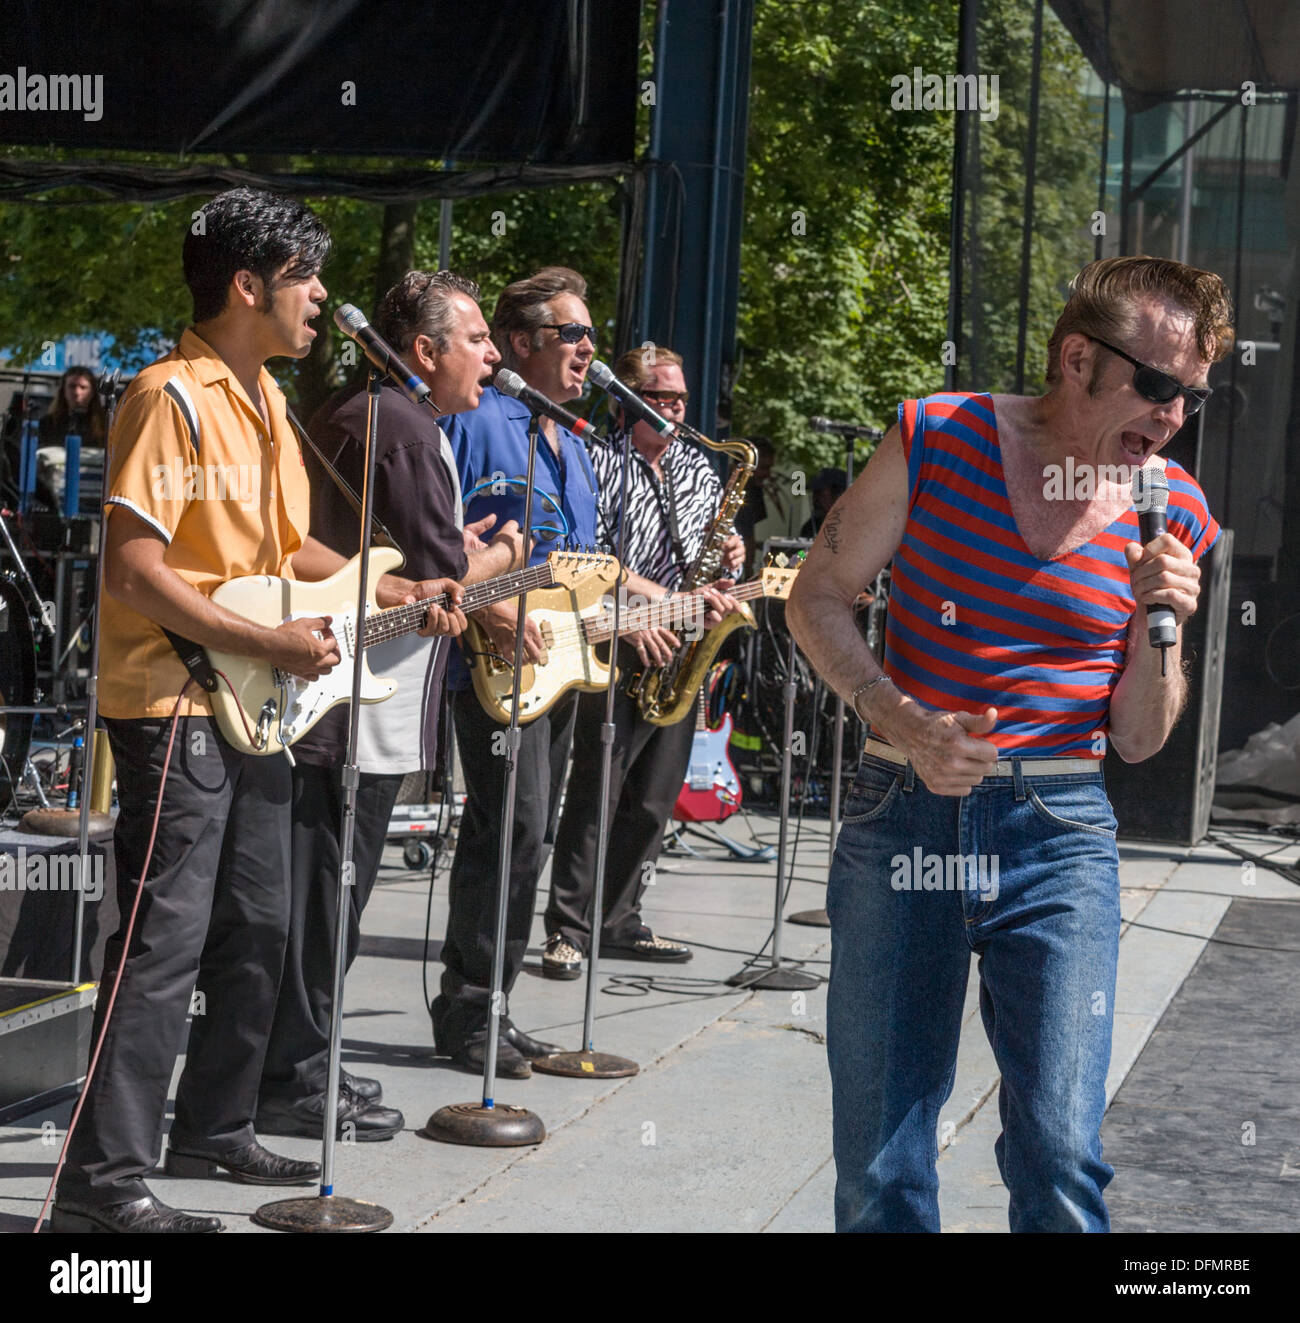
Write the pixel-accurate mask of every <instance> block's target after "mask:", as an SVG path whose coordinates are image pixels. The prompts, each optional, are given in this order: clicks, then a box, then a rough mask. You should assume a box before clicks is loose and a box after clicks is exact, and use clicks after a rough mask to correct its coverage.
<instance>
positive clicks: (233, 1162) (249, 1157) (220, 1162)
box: [163, 1142, 320, 1185]
mask: <svg viewBox="0 0 1300 1323" xmlns="http://www.w3.org/2000/svg"><path fill="white" fill-rule="evenodd" d="M163 1170H164V1171H165V1172H166V1173H167V1175H168V1176H178V1177H181V1178H182V1179H189V1180H192V1179H194V1178H195V1177H198V1176H216V1175H218V1174H219V1173H221V1172H223V1171H225V1172H228V1173H229V1174H230V1175H231V1176H233V1177H234V1178H235V1180H237V1181H241V1182H242V1183H243V1184H245V1185H311V1184H312V1183H313V1182H314V1181H318V1180H320V1163H318V1162H299V1161H298V1160H297V1159H296V1158H282V1157H279V1156H278V1155H277V1154H275V1153H269V1152H267V1150H266V1149H264V1148H263V1147H262V1146H261V1144H258V1143H256V1142H255V1143H252V1144H242V1145H241V1146H240V1147H239V1148H232V1149H225V1150H223V1151H220V1152H209V1153H195V1152H194V1151H193V1150H190V1149H186V1148H174V1147H172V1146H171V1144H170V1143H169V1144H168V1147H167V1160H166V1162H165V1163H164V1164H163Z"/></svg>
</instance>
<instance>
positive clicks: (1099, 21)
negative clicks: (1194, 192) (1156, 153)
mask: <svg viewBox="0 0 1300 1323" xmlns="http://www.w3.org/2000/svg"><path fill="white" fill-rule="evenodd" d="M1052 8H1053V9H1054V10H1055V11H1056V13H1057V15H1058V16H1059V17H1060V19H1061V22H1063V23H1064V24H1065V26H1066V27H1067V28H1068V29H1069V30H1070V33H1071V35H1072V36H1073V37H1074V39H1075V41H1077V42H1078V43H1079V46H1080V48H1081V49H1082V51H1083V53H1084V54H1085V55H1086V56H1087V57H1088V61H1089V63H1091V65H1092V67H1093V68H1094V69H1096V70H1097V72H1098V73H1099V74H1100V75H1101V77H1103V78H1105V79H1106V80H1107V81H1108V82H1111V83H1115V84H1118V86H1119V87H1120V88H1121V89H1122V91H1123V94H1124V103H1125V105H1126V106H1128V108H1129V109H1130V110H1142V109H1145V108H1147V107H1149V106H1151V105H1154V104H1155V103H1156V102H1158V101H1163V100H1165V99H1167V98H1168V97H1170V96H1172V95H1173V94H1174V93H1175V92H1179V91H1183V90H1184V89H1187V88H1201V89H1209V90H1213V91H1228V90H1231V89H1233V88H1238V87H1240V86H1241V85H1242V83H1244V82H1252V83H1254V84H1255V85H1256V90H1257V91H1261V92H1262V91H1269V90H1287V89H1291V88H1295V87H1300V44H1298V43H1297V41H1296V35H1297V0H1195V3H1189V0H1052Z"/></svg>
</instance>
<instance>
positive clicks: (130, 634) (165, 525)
mask: <svg viewBox="0 0 1300 1323" xmlns="http://www.w3.org/2000/svg"><path fill="white" fill-rule="evenodd" d="M258 384H259V386H260V387H261V391H262V398H263V400H264V401H265V403H266V411H267V414H268V416H269V417H270V419H271V429H270V432H269V434H268V432H267V427H266V423H265V422H264V421H263V419H262V417H261V415H260V414H259V413H258V411H257V410H256V409H255V408H254V407H253V404H252V401H251V400H249V398H248V396H247V395H246V394H245V393H244V388H243V387H242V386H241V385H240V384H239V382H238V381H237V380H236V378H235V375H234V373H233V372H231V370H230V368H229V367H228V366H227V365H226V363H225V361H224V360H223V359H222V358H221V357H220V356H219V355H218V354H217V353H216V351H215V350H213V349H212V348H210V347H209V346H208V345H207V344H206V343H204V341H203V340H201V339H200V338H199V336H197V335H196V334H195V333H194V331H193V330H187V331H186V332H185V334H184V335H183V336H181V342H180V344H179V345H177V347H176V348H175V349H173V350H172V352H171V353H170V354H168V355H167V356H166V357H165V358H161V359H159V360H158V362H156V363H151V364H150V365H149V366H148V367H147V368H145V369H144V371H143V372H141V373H140V375H139V376H138V377H136V379H135V380H134V381H133V382H132V383H131V386H130V388H129V389H128V390H127V392H126V394H125V395H123V396H122V400H121V403H120V404H119V406H118V410H117V418H116V420H115V421H114V424H113V431H112V435H111V436H110V437H109V453H110V467H109V475H108V485H107V489H106V490H107V495H106V496H105V498H104V507H105V509H104V517H105V518H106V519H107V518H110V517H111V518H115V519H125V518H128V517H131V518H138V519H141V520H143V521H144V522H145V523H146V524H148V525H149V527H150V528H152V529H153V530H154V531H155V532H157V533H158V534H159V535H161V536H162V537H163V538H164V539H165V540H166V542H167V550H166V552H165V554H164V556H163V561H164V563H165V564H166V565H167V566H169V567H170V568H171V569H173V570H175V572H176V573H177V574H179V575H180V577H181V578H182V579H184V580H185V581H186V582H187V583H190V584H193V585H194V587H195V588H197V589H198V590H199V592H201V593H204V594H210V593H211V592H212V591H213V590H214V589H215V588H216V586H217V585H218V584H219V583H223V582H224V581H225V580H226V579H233V578H236V577H238V576H239V575H244V574H277V575H280V576H282V577H284V578H292V577H293V566H292V564H291V562H290V558H291V557H292V556H293V554H294V552H296V551H297V550H298V549H299V548H300V547H301V546H302V544H303V539H304V538H305V537H306V536H307V528H308V520H309V515H310V510H311V496H310V492H309V488H308V483H307V470H306V468H305V467H304V465H303V459H302V451H301V449H300V448H299V443H298V438H297V435H296V434H295V433H294V431H293V429H292V427H291V426H290V424H289V420H288V418H287V417H286V415H285V399H284V395H283V394H282V393H281V391H280V388H279V387H278V386H277V385H276V384H275V380H274V378H273V377H272V376H271V374H270V373H269V372H268V371H267V370H266V368H263V369H262V371H261V375H260V377H259V378H258ZM116 507H121V509H120V510H118V509H117V508H116ZM122 511H130V512H131V513H130V516H128V515H127V514H125V513H122ZM182 632H183V631H182ZM99 649H100V655H99V710H100V711H101V712H102V713H103V714H104V715H105V716H106V717H165V716H170V715H171V711H172V707H173V706H174V704H175V702H176V695H177V694H178V693H179V692H180V689H181V686H182V685H183V684H184V683H185V681H186V679H187V678H188V675H189V673H188V672H187V671H186V669H185V666H184V664H183V663H182V662H181V659H180V658H179V657H178V656H177V655H176V651H175V649H174V648H173V647H172V645H171V644H170V643H169V642H168V641H167V638H166V636H165V635H164V634H163V632H162V630H161V629H160V628H159V627H158V626H157V625H156V624H154V622H153V621H152V620H150V619H148V618H147V617H146V616H142V615H141V614H140V613H139V612H138V611H133V610H132V609H131V608H130V607H128V606H126V605H124V604H123V603H122V602H119V601H118V600H117V599H116V598H114V597H112V596H111V595H110V594H109V593H108V592H105V593H104V595H103V622H102V625H101V633H100V645H99ZM211 713H212V707H211V704H210V703H209V702H208V697H207V695H206V694H205V693H204V692H203V691H202V690H201V689H199V688H198V687H197V686H194V685H192V686H191V687H190V690H189V693H188V694H187V695H186V698H185V702H184V704H183V705H182V708H181V715H182V716H194V715H205V714H206V715H209V716H210V715H211Z"/></svg>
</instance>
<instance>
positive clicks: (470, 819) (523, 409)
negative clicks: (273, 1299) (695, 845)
mask: <svg viewBox="0 0 1300 1323" xmlns="http://www.w3.org/2000/svg"><path fill="white" fill-rule="evenodd" d="M586 295H587V282H586V281H585V280H584V279H583V278H582V277H581V276H580V275H579V274H578V273H577V272H576V271H571V270H569V269H568V268H567V267H546V268H544V269H543V270H541V271H538V272H537V273H536V274H535V275H533V276H530V277H529V278H528V279H526V280H517V281H515V282H514V283H513V284H511V285H507V286H506V288H505V289H504V290H502V292H501V296H500V297H499V298H498V300H497V305H496V311H495V312H494V313H493V315H492V338H493V341H494V343H495V344H496V346H497V348H498V349H499V350H500V352H501V365H502V366H503V367H506V368H509V369H510V370H511V371H513V372H517V373H518V374H519V375H520V376H521V377H523V379H524V381H525V382H527V383H528V385H529V386H531V387H532V388H533V389H534V390H537V391H540V392H541V393H542V394H543V395H545V396H546V397H547V399H549V400H553V401H554V402H555V403H556V404H566V403H568V402H569V401H570V400H573V399H576V398H577V397H578V396H579V395H580V394H581V393H582V386H583V382H584V381H585V379H586V376H587V367H588V365H589V364H590V363H591V360H592V357H593V355H594V354H595V352H596V348H595V344H594V339H593V337H594V336H595V330H594V328H593V327H592V325H591V314H590V313H589V312H588V311H587V305H586V302H585V299H586ZM443 427H444V429H445V431H446V433H447V437H448V439H449V440H450V442H451V446H452V450H453V452H454V453H455V456H456V466H457V469H458V471H459V474H460V483H461V489H462V491H464V492H465V494H466V495H465V519H466V521H467V522H468V523H473V522H474V521H476V520H481V519H484V518H486V517H487V516H489V515H495V516H496V518H497V521H498V523H497V526H498V527H500V526H502V525H504V524H505V522H506V521H507V520H512V519H513V520H515V521H517V522H518V523H520V524H522V522H523V518H524V497H525V495H526V474H527V471H528V408H527V406H526V405H523V404H521V403H520V402H519V401H518V400H515V399H511V398H510V397H509V396H507V395H503V394H501V393H500V392H499V391H497V390H496V389H495V387H489V388H488V389H487V390H485V391H484V392H483V398H482V401H481V403H480V404H479V407H478V409H477V410H476V411H475V412H473V413H464V414H460V415H458V416H456V417H455V418H452V419H448V420H444V422H443ZM534 482H535V486H536V491H535V494H534V498H533V527H532V530H531V534H532V546H533V550H532V558H531V560H530V564H540V563H541V562H542V561H543V560H545V558H546V556H547V555H548V554H549V553H550V552H552V551H557V550H561V549H564V548H568V549H569V550H576V549H579V548H586V547H593V546H595V544H596V541H597V533H596V492H597V482H596V476H595V474H594V472H593V471H592V467H591V463H590V461H589V460H588V458H587V451H586V447H584V446H583V444H582V442H581V441H579V440H578V438H577V437H575V436H574V435H573V434H572V433H571V432H569V431H567V430H566V429H565V428H563V427H560V426H558V425H557V424H556V423H554V422H552V421H551V420H550V419H546V418H544V419H542V420H541V437H540V440H539V444H538V447H537V465H536V473H535V477H534ZM476 619H478V620H479V623H481V624H482V625H483V628H484V630H485V631H486V633H487V634H488V637H489V638H490V639H491V641H492V646H493V648H494V649H495V650H496V651H497V652H498V653H499V654H500V655H501V656H503V657H512V656H513V655H514V646H515V642H514V640H515V620H516V603H514V602H513V601H512V602H503V603H501V604H500V605H499V606H497V607H489V608H487V610H486V611H481V612H478V613H476ZM524 654H525V656H526V658H527V660H528V661H529V662H538V661H544V660H545V657H546V651H545V647H544V645H543V643H542V637H541V634H540V632H539V631H538V629H537V626H536V625H535V624H534V623H533V622H532V621H531V620H530V621H528V623H527V626H526V630H525V635H524ZM447 688H448V690H449V691H450V692H451V704H452V713H453V716H454V719H455V723H456V744H457V747H458V748H459V750H460V760H461V768H462V770H463V772H464V776H465V792H466V799H465V812H464V815H463V816H462V818H461V825H460V835H459V837H458V838H457V842H456V854H455V857H454V858H453V860H452V864H451V908H450V912H449V914H448V916H447V939H446V941H445V942H444V943H443V948H442V963H443V975H442V991H441V994H440V995H439V996H438V998H437V999H436V1000H435V1002H434V1004H433V1035H434V1042H435V1045H436V1047H437V1049H438V1051H439V1052H440V1053H441V1054H443V1055H446V1056H450V1057H451V1058H452V1059H453V1060H454V1061H455V1062H456V1063H457V1065H460V1066H463V1067H464V1068H465V1069H467V1070H471V1071H475V1072H480V1071H482V1069H483V1056H484V1050H485V1044H486V1039H487V1023H488V1009H489V1006H488V1003H489V997H490V984H491V973H492V955H493V945H494V940H495V904H496V891H497V851H498V848H499V845H500V828H501V805H502V795H503V793H504V783H503V778H502V759H501V758H500V757H499V756H496V755H497V754H498V753H499V752H500V750H501V748H502V747H503V746H502V739H501V736H502V732H503V731H504V729H505V727H504V726H502V725H501V724H500V723H499V722H497V721H496V720H494V719H493V717H491V716H490V715H489V714H488V713H487V712H486V711H484V709H483V708H482V707H481V706H480V704H479V701H478V699H477V698H476V697H475V695H474V691H473V689H472V688H471V687H470V678H469V671H468V670H467V669H466V665H465V662H464V659H463V657H462V656H461V655H460V654H459V653H457V654H455V655H454V656H453V657H452V660H451V663H450V664H449V666H448V670H447ZM575 698H576V695H574V694H569V695H568V696H566V697H565V698H562V699H560V701H559V702H557V703H555V704H554V705H552V707H551V708H550V709H549V710H548V711H546V712H544V713H542V714H541V715H540V716H538V717H536V718H535V719H534V720H532V721H530V722H528V723H527V724H526V725H524V726H521V727H520V728H519V736H520V743H519V749H518V753H517V754H516V761H517V764H518V768H519V771H518V776H517V780H516V784H515V816H514V828H513V833H512V834H513V844H512V849H511V868H510V891H509V900H508V911H507V916H506V943H505V955H504V961H505V975H504V983H503V987H504V991H505V995H506V996H507V997H509V995H510V991H511V988H512V986H513V985H514V982H515V979H516V978H517V977H518V975H519V971H520V970H521V969H522V968H523V962H524V951H525V949H526V947H527V945H528V936H529V931H530V929H531V928H532V922H533V902H534V900H535V899H536V896H537V882H538V878H539V877H540V876H541V872H542V869H543V867H544V866H545V864H546V859H547V856H548V854H549V853H550V848H551V842H552V841H553V840H554V836H555V822H556V818H557V817H558V814H559V805H560V790H561V788H562V786H563V780H564V768H565V764H566V762H567V760H568V756H569V745H570V742H571V740H572V736H573V720H574V712H575ZM501 1014H502V1016H503V1018H502V1020H501V1038H500V1042H499V1045H498V1050H497V1071H498V1074H500V1075H504V1076H506V1077H507V1078H511V1079H523V1078H526V1077H527V1076H528V1075H530V1074H531V1073H532V1068H531V1066H530V1064H529V1062H530V1060H531V1059H532V1058H535V1057H539V1056H544V1055H546V1054H547V1053H548V1052H554V1051H557V1050H558V1049H557V1048H554V1047H552V1046H551V1045H550V1044H547V1043H539V1042H537V1041H536V1040H535V1039H533V1038H530V1037H529V1036H528V1035H527V1034H525V1033H524V1032H523V1030H521V1029H519V1028H517V1027H516V1026H515V1024H514V1023H513V1021H512V1020H511V1019H510V1017H509V1014H508V1009H507V1007H505V1006H503V1007H502V1008H501Z"/></svg>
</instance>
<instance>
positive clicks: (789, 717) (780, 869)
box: [727, 634, 821, 992]
mask: <svg viewBox="0 0 1300 1323" xmlns="http://www.w3.org/2000/svg"><path fill="white" fill-rule="evenodd" d="M794 658H795V642H794V635H793V634H791V635H790V650H789V653H788V655H787V657H786V667H785V738H784V747H783V748H782V751H781V829H780V835H779V837H778V840H777V847H776V905H775V914H774V917H773V919H772V960H771V964H770V966H769V968H768V969H766V970H764V972H763V973H761V974H758V975H757V976H756V975H755V973H754V969H753V967H752V966H751V965H746V966H745V967H744V968H743V969H741V970H739V971H738V972H737V973H735V974H733V975H732V976H731V977H730V978H729V979H728V980H727V983H728V985H729V986H730V987H733V988H766V989H768V990H770V991H773V992H807V991H810V990H811V989H813V988H815V987H818V986H819V985H820V983H821V980H820V979H818V978H814V977H813V976H812V975H811V974H805V973H804V972H803V971H802V970H798V969H782V967H781V906H782V904H783V903H784V900H785V846H786V839H787V837H788V835H789V831H790V779H791V771H792V762H793V748H794V696H795V680H794Z"/></svg>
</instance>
